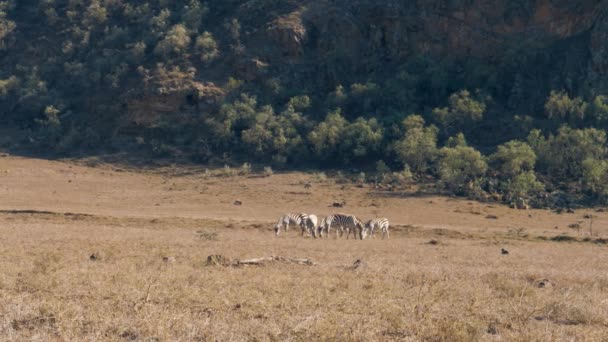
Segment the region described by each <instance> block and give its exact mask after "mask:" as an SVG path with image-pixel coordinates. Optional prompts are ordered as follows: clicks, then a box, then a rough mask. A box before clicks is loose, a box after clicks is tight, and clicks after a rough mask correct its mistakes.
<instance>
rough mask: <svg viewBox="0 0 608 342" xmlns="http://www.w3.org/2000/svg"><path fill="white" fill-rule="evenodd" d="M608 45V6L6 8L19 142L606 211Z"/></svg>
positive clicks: (9, 113) (89, 2) (1, 40)
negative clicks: (309, 171) (426, 185)
mask: <svg viewBox="0 0 608 342" xmlns="http://www.w3.org/2000/svg"><path fill="white" fill-rule="evenodd" d="M607 35H608V2H607V1H598V0H581V1H565V0H559V1H549V0H538V1H488V0H473V1H447V0H434V1H416V2H403V1H368V0H355V1H353V0H350V1H346V0H334V1H306V0H301V1H295V0H289V1H279V0H249V1H235V0H230V1H227V0H223V1H213V0H211V1H206V2H201V1H196V0H187V1H164V0H150V1H140V0H138V1H128V2H127V1H122V0H49V1H43V2H37V1H16V0H8V1H1V2H0V62H1V63H2V65H3V66H4V68H2V70H0V97H1V98H2V101H1V102H0V124H1V125H2V126H3V128H4V129H3V132H5V135H4V137H2V139H0V146H2V147H3V148H5V149H13V150H28V151H37V152H38V153H42V154H44V155H70V154H72V155H73V154H80V155H81V154H90V153H94V154H97V153H105V152H117V151H118V152H120V151H127V152H130V153H134V154H138V155H145V156H149V157H158V158H175V159H178V160H192V161H194V162H198V163H212V164H214V163H215V164H220V165H222V164H224V163H235V162H238V163H241V162H243V161H248V162H255V163H259V164H265V165H272V166H273V167H275V168H277V167H279V168H280V167H291V168H293V167H302V166H307V167H310V166H312V167H315V168H327V167H332V168H349V169H350V168H353V167H356V168H360V169H363V170H364V171H365V172H366V173H367V175H364V176H363V178H367V179H368V180H371V179H374V180H375V181H378V180H385V178H386V177H385V176H386V175H387V174H388V175H389V176H391V180H392V182H393V183H395V182H397V183H402V182H403V181H404V180H405V181H409V180H410V179H415V180H420V179H423V178H425V177H426V176H430V177H431V178H432V179H435V180H437V181H438V182H439V184H440V185H441V187H442V188H443V189H444V190H445V191H448V192H451V193H456V194H464V195H468V196H474V197H478V198H482V197H483V198H487V197H489V196H494V197H500V198H502V199H504V200H506V201H508V202H518V201H519V202H522V201H528V200H529V201H532V202H534V203H536V205H538V206H542V205H548V204H549V205H552V204H555V203H556V202H560V201H561V202H564V201H563V200H561V197H556V196H562V195H559V194H558V195H556V192H559V193H561V194H563V193H567V194H574V197H575V198H572V199H568V200H566V201H565V203H562V204H561V205H566V206H568V205H570V202H575V201H579V202H581V201H582V202H585V203H592V202H594V201H603V200H604V198H605V197H606V195H608V188H607V187H606V185H604V184H605V183H606V182H605V180H607V179H608V163H607V162H606V161H605V157H606V149H605V143H606V134H605V128H606V127H608V125H607V123H608V98H607V97H606V96H605V94H608V78H607V77H606V76H605V75H606V73H607V72H608V64H607V63H606V61H607V60H608V50H607V49H606V43H605V42H606V41H608V36H607ZM414 114H416V115H414ZM460 133H462V134H460ZM564 144H565V147H564ZM479 151H481V153H480V152H479ZM460 161H463V162H462V163H460ZM392 171H399V172H398V173H397V174H391V172H392ZM370 175H371V176H370ZM562 197H563V196H562ZM549 198H553V200H548V199H549ZM556 198H557V199H556Z"/></svg>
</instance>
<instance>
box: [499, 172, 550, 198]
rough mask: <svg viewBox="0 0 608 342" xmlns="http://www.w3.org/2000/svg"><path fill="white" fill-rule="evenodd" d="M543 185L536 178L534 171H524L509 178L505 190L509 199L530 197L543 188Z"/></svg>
mask: <svg viewBox="0 0 608 342" xmlns="http://www.w3.org/2000/svg"><path fill="white" fill-rule="evenodd" d="M543 188H544V187H543V185H542V183H540V182H539V181H538V180H537V179H536V175H535V174H534V171H526V172H522V173H520V174H518V175H516V176H514V177H513V178H510V179H509V180H507V182H506V185H505V187H504V191H505V193H506V195H507V200H508V201H512V200H516V199H528V198H530V197H532V196H533V195H534V194H535V193H537V192H539V191H541V190H543Z"/></svg>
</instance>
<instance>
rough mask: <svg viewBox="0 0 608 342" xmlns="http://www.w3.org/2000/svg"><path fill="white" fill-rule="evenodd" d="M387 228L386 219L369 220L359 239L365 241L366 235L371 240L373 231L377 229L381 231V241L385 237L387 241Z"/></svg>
mask: <svg viewBox="0 0 608 342" xmlns="http://www.w3.org/2000/svg"><path fill="white" fill-rule="evenodd" d="M388 227H389V222H388V219H387V218H384V217H383V218H375V219H371V220H369V221H367V222H366V223H365V229H364V230H363V233H362V235H361V236H362V237H361V238H362V239H365V237H366V236H367V234H368V233H369V235H370V236H371V237H372V238H373V237H374V230H376V228H377V229H379V230H380V231H382V239H384V237H385V236H386V238H387V239H388V237H389V233H388Z"/></svg>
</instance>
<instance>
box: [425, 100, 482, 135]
mask: <svg viewBox="0 0 608 342" xmlns="http://www.w3.org/2000/svg"><path fill="white" fill-rule="evenodd" d="M448 102H449V107H443V108H435V109H434V110H433V115H434V116H435V119H436V120H437V122H439V124H440V125H441V127H442V128H443V131H444V134H446V135H450V134H451V133H452V132H458V131H466V130H468V129H470V126H471V125H472V124H473V123H475V122H478V121H480V120H481V119H482V118H483V114H484V112H485V110H486V104H485V103H484V102H482V101H478V100H475V99H474V98H472V97H471V93H470V92H469V91H468V90H461V91H459V92H457V93H454V94H452V95H450V98H449V100H448Z"/></svg>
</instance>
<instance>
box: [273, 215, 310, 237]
mask: <svg viewBox="0 0 608 342" xmlns="http://www.w3.org/2000/svg"><path fill="white" fill-rule="evenodd" d="M307 217H308V215H306V214H305V213H299V214H292V213H289V214H285V215H283V216H281V218H279V221H278V222H277V224H276V225H275V226H274V234H275V235H276V236H279V233H281V228H284V229H285V231H286V232H287V231H288V230H289V225H290V224H292V223H293V224H295V225H298V226H300V227H302V222H303V221H304V219H305V218H307Z"/></svg>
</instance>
